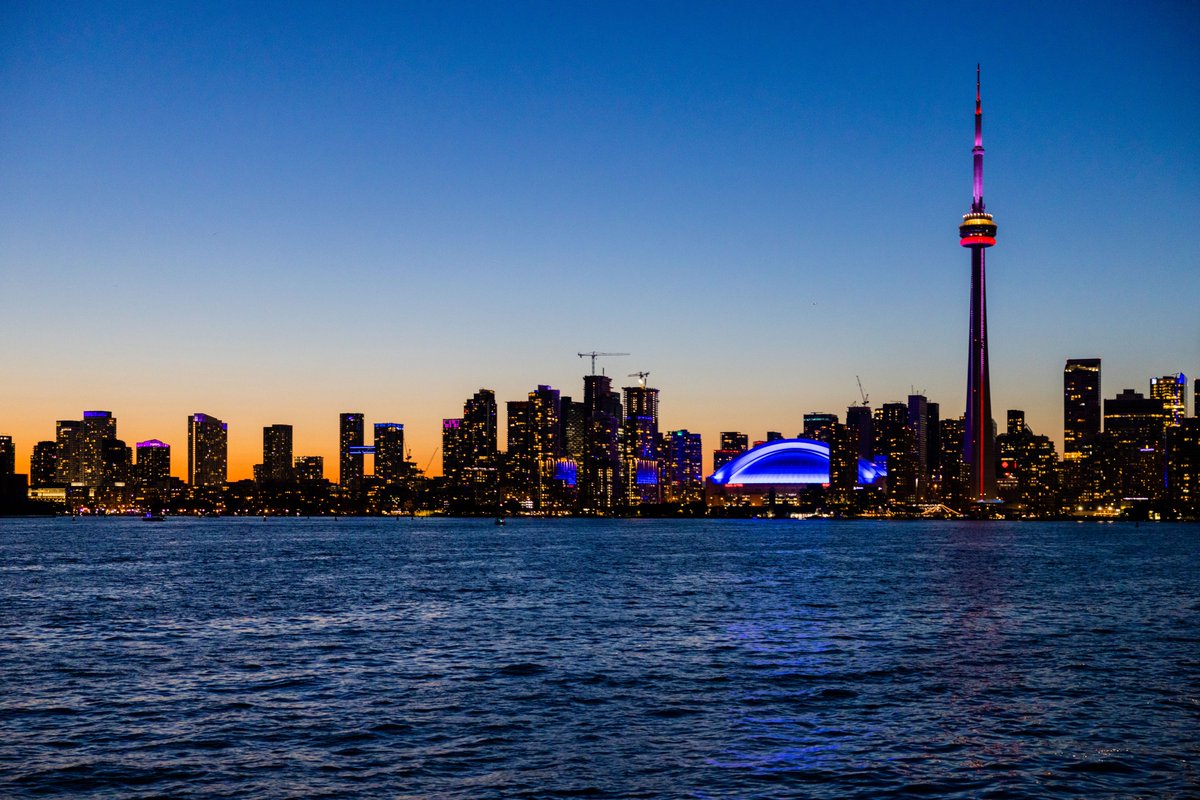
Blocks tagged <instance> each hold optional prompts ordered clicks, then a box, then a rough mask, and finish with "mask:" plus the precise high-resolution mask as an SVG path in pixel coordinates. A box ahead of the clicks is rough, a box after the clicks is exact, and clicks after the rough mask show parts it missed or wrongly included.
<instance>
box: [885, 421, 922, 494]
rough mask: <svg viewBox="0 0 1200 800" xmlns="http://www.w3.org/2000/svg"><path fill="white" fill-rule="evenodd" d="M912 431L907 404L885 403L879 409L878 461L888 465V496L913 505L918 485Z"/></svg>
mask: <svg viewBox="0 0 1200 800" xmlns="http://www.w3.org/2000/svg"><path fill="white" fill-rule="evenodd" d="M915 453H916V448H915V446H914V444H913V432H912V428H910V427H909V426H908V405H907V404H906V403H884V404H883V405H881V406H880V407H879V408H877V409H876V410H875V460H876V462H879V461H881V460H882V463H884V464H886V465H887V482H886V485H887V496H888V499H889V500H890V501H892V502H893V503H906V502H912V500H913V497H914V495H915V492H916V486H917V472H916V461H915Z"/></svg>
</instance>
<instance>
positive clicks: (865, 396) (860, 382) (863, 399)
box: [854, 375, 867, 408]
mask: <svg viewBox="0 0 1200 800" xmlns="http://www.w3.org/2000/svg"><path fill="white" fill-rule="evenodd" d="M854 380H856V381H858V394H859V396H860V397H862V404H863V408H866V407H867V393H866V392H864V391H863V388H862V378H860V377H858V376H857V375H855V376H854Z"/></svg>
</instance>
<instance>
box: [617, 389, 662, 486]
mask: <svg viewBox="0 0 1200 800" xmlns="http://www.w3.org/2000/svg"><path fill="white" fill-rule="evenodd" d="M622 391H623V392H624V395H625V426H624V427H625V440H624V445H625V458H624V473H625V498H626V502H628V504H629V505H640V504H644V503H659V502H661V501H662V497H661V493H660V487H659V483H658V473H659V462H658V389H653V388H650V387H648V386H646V383H645V377H644V373H643V375H642V378H641V380H640V381H639V383H638V385H637V386H625V387H623V388H622Z"/></svg>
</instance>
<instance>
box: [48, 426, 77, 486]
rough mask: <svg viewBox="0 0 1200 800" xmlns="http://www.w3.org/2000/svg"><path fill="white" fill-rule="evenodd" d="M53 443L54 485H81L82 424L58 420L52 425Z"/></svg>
mask: <svg viewBox="0 0 1200 800" xmlns="http://www.w3.org/2000/svg"><path fill="white" fill-rule="evenodd" d="M54 442H55V445H56V446H57V448H58V456H57V458H56V461H57V464H58V473H57V476H56V480H55V482H56V483H61V484H63V485H66V486H70V485H72V484H77V485H80V486H82V485H83V457H82V449H83V422H81V421H80V420H74V419H60V420H59V421H58V422H56V423H54Z"/></svg>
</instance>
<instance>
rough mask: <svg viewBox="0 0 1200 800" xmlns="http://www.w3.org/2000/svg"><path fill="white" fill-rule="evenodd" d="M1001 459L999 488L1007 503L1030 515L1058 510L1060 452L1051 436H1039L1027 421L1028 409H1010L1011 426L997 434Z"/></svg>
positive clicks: (997, 447) (1040, 514) (998, 476)
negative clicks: (1026, 410)
mask: <svg viewBox="0 0 1200 800" xmlns="http://www.w3.org/2000/svg"><path fill="white" fill-rule="evenodd" d="M996 453H997V458H998V460H999V464H998V469H997V472H996V483H997V489H998V490H999V492H1000V497H1001V498H1002V499H1003V500H1004V501H1005V502H1007V503H1009V504H1012V505H1014V506H1019V507H1020V508H1021V509H1023V510H1024V511H1025V512H1026V513H1027V514H1030V515H1034V516H1044V515H1049V514H1054V513H1056V512H1057V511H1058V507H1059V499H1058V455H1057V454H1056V452H1055V449H1054V443H1053V442H1052V441H1051V440H1050V437H1048V436H1037V435H1035V434H1034V433H1033V431H1032V430H1031V429H1030V428H1029V426H1028V425H1026V424H1025V412H1024V411H1020V410H1016V409H1012V410H1010V411H1009V412H1008V427H1007V431H1006V432H1005V433H1002V434H1000V435H999V436H997V437H996Z"/></svg>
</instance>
